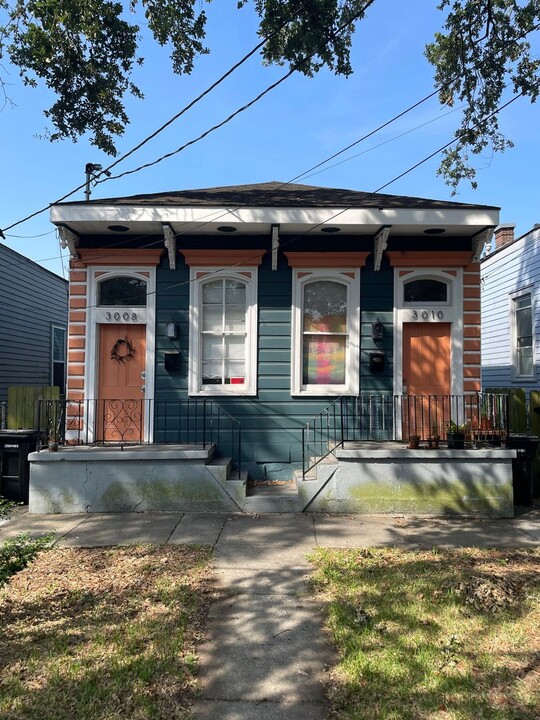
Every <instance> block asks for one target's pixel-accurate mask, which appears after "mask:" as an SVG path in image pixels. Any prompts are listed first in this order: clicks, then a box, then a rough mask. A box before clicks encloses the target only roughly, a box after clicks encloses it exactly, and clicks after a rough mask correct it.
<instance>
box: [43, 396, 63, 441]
mask: <svg viewBox="0 0 540 720" xmlns="http://www.w3.org/2000/svg"><path fill="white" fill-rule="evenodd" d="M62 420H63V416H62V413H61V412H59V408H58V407H57V406H54V407H53V408H51V409H50V414H49V421H48V433H47V434H48V439H47V442H48V446H49V452H56V451H57V450H58V446H59V444H60V435H61V427H62Z"/></svg>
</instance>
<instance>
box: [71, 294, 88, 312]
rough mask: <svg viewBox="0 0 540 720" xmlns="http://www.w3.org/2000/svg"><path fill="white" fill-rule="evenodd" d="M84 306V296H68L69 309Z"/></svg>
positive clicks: (78, 308)
mask: <svg viewBox="0 0 540 720" xmlns="http://www.w3.org/2000/svg"><path fill="white" fill-rule="evenodd" d="M85 307H86V298H84V297H72V298H69V309H70V310H74V309H77V310H80V309H81V308H85Z"/></svg>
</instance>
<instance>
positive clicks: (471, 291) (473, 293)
mask: <svg viewBox="0 0 540 720" xmlns="http://www.w3.org/2000/svg"><path fill="white" fill-rule="evenodd" d="M463 297H464V298H479V297H480V285H474V286H473V287H464V288H463Z"/></svg>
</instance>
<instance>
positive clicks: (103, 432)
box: [96, 324, 146, 443]
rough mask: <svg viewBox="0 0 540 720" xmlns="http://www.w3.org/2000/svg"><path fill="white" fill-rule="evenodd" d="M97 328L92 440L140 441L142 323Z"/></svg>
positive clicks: (143, 326) (141, 418)
mask: <svg viewBox="0 0 540 720" xmlns="http://www.w3.org/2000/svg"><path fill="white" fill-rule="evenodd" d="M98 331H99V360H98V362H99V371H98V378H99V380H98V395H97V397H98V401H97V408H96V440H97V441H98V442H103V441H105V442H127V443H130V442H131V443H138V442H141V440H142V438H143V430H144V374H145V373H144V371H145V367H146V325H121V324H118V325H99V326H98Z"/></svg>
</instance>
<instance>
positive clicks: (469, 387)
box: [463, 380, 480, 392]
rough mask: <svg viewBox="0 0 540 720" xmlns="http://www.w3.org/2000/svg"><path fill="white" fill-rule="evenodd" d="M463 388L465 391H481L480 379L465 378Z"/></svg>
mask: <svg viewBox="0 0 540 720" xmlns="http://www.w3.org/2000/svg"><path fill="white" fill-rule="evenodd" d="M463 390H465V392H480V380H464V381H463Z"/></svg>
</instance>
